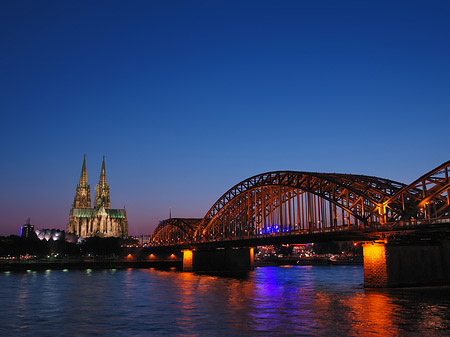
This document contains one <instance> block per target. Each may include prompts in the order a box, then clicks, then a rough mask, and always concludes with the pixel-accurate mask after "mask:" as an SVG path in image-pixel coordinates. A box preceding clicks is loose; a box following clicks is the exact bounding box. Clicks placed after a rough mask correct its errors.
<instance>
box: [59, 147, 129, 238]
mask: <svg viewBox="0 0 450 337" xmlns="http://www.w3.org/2000/svg"><path fill="white" fill-rule="evenodd" d="M67 233H70V234H74V235H77V236H79V237H84V238H85V237H91V236H100V237H127V236H128V221H127V213H126V210H125V209H111V200H110V191H109V186H108V184H107V181H106V169H105V157H103V164H102V170H101V173H100V180H99V182H98V185H97V186H95V199H94V208H91V188H90V186H89V184H88V179H87V172H86V155H85V156H84V160H83V167H82V169H81V177H80V182H79V183H78V185H77V190H76V193H75V199H74V201H73V206H72V209H71V210H70V216H69V224H68V225H67Z"/></svg>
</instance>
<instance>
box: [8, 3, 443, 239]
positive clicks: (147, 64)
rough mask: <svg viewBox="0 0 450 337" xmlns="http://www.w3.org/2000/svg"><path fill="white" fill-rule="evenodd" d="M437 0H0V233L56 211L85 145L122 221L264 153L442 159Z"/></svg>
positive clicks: (162, 210)
mask: <svg viewBox="0 0 450 337" xmlns="http://www.w3.org/2000/svg"><path fill="white" fill-rule="evenodd" d="M449 18H450V2H448V1H445V0H442V1H437V0H426V1H413V0H410V1H379V0H377V1H356V0H355V1H345V0H344V1H335V0H330V1H327V0H318V1H265V0H259V1H242V0H241V1H225V0H224V1H220V0H211V1H206V0H204V1H174V0H161V1H158V0H154V1H133V0H132V1H115V0H108V1H100V0H97V1H84V0H76V1H71V0H65V1H57V0H55V1H46V0H42V1H24V0H3V1H0V112H1V126H2V128H1V132H0V144H1V145H0V155H1V158H2V159H1V164H0V175H1V177H2V184H1V188H0V212H1V217H0V235H10V234H19V230H20V226H21V225H23V224H24V223H25V221H26V219H27V218H28V217H30V218H31V224H33V225H35V228H59V229H66V226H67V223H68V220H69V219H68V218H69V212H70V209H71V207H72V203H73V198H74V196H75V189H76V184H77V183H78V181H79V179H80V174H81V167H82V163H83V155H84V154H86V164H87V174H88V180H89V184H90V186H91V193H92V194H93V193H94V189H95V185H96V184H97V183H98V180H99V177H100V169H101V164H102V158H103V156H105V157H106V173H107V179H108V183H109V186H110V189H111V207H112V208H123V207H124V206H125V207H126V209H127V215H128V222H129V230H130V235H140V234H150V233H151V232H152V231H153V229H154V228H155V227H156V226H157V225H158V222H159V221H160V220H163V219H166V218H168V217H169V210H170V209H171V211H172V216H173V217H186V218H188V217H195V218H202V217H203V216H204V215H205V214H206V212H207V211H208V209H209V208H210V207H211V206H212V205H213V204H214V203H215V201H216V200H217V199H218V198H219V197H220V196H221V195H222V194H223V193H225V192H226V191H227V190H228V189H229V188H231V187H232V186H234V185H235V184H237V183H239V182H240V181H242V180H244V179H246V178H248V177H250V176H253V175H256V174H259V173H263V172H267V171H274V170H295V171H307V172H337V173H354V174H364V175H371V176H378V177H383V178H388V179H392V180H396V181H400V182H403V183H410V182H412V181H414V180H415V179H416V178H418V177H419V176H421V175H423V174H425V173H426V172H428V171H430V170H432V169H433V168H435V167H436V166H438V165H439V164H441V163H443V162H445V161H448V160H449V159H450V146H449V145H450V137H449V126H450V20H449Z"/></svg>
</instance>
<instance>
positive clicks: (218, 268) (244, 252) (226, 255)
mask: <svg viewBox="0 0 450 337" xmlns="http://www.w3.org/2000/svg"><path fill="white" fill-rule="evenodd" d="M253 263H254V249H253V248H226V249H220V248H219V249H207V250H206V249H205V250H199V249H196V250H184V251H183V271H194V272H211V273H214V272H243V271H250V270H253V268H254V264H253Z"/></svg>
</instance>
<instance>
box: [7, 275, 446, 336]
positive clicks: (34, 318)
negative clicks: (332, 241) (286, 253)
mask: <svg viewBox="0 0 450 337" xmlns="http://www.w3.org/2000/svg"><path fill="white" fill-rule="evenodd" d="M362 282H363V270H362V267H359V266H356V267H355V266H345V267H344V266H340V267H306V266H296V267H291V268H278V267H266V268H257V269H255V271H254V272H251V273H250V274H249V275H248V277H247V278H244V279H243V278H232V277H217V276H206V275H196V274H193V273H182V272H173V271H158V270H150V269H134V270H133V269H129V270H103V271H99V270H91V271H68V272H63V271H43V272H37V273H26V272H25V273H9V274H6V273H3V274H0V300H1V301H2V303H3V305H2V306H0V335H2V336H6V335H14V334H18V335H30V336H31V335H33V336H39V335H42V336H50V335H63V336H65V335H70V336H77V335H79V336H96V335H107V336H122V335H134V336H148V335H170V336H172V335H188V336H195V335H198V336H200V335H201V336H203V335H220V336H223V335H227V336H255V335H261V336H283V335H284V336H292V335H330V336H360V335H364V336H371V335H372V336H375V335H378V336H380V335H382V336H394V335H405V334H406V335H411V334H413V335H414V334H417V335H440V334H441V335H444V334H445V333H446V332H447V331H448V330H449V329H450V314H449V312H450V310H449V309H450V288H429V289H419V288H418V289H397V290H384V291H379V290H370V291H368V290H364V289H363V288H362Z"/></svg>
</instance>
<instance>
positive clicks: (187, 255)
mask: <svg viewBox="0 0 450 337" xmlns="http://www.w3.org/2000/svg"><path fill="white" fill-rule="evenodd" d="M192 255H193V252H192V250H183V271H192Z"/></svg>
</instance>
